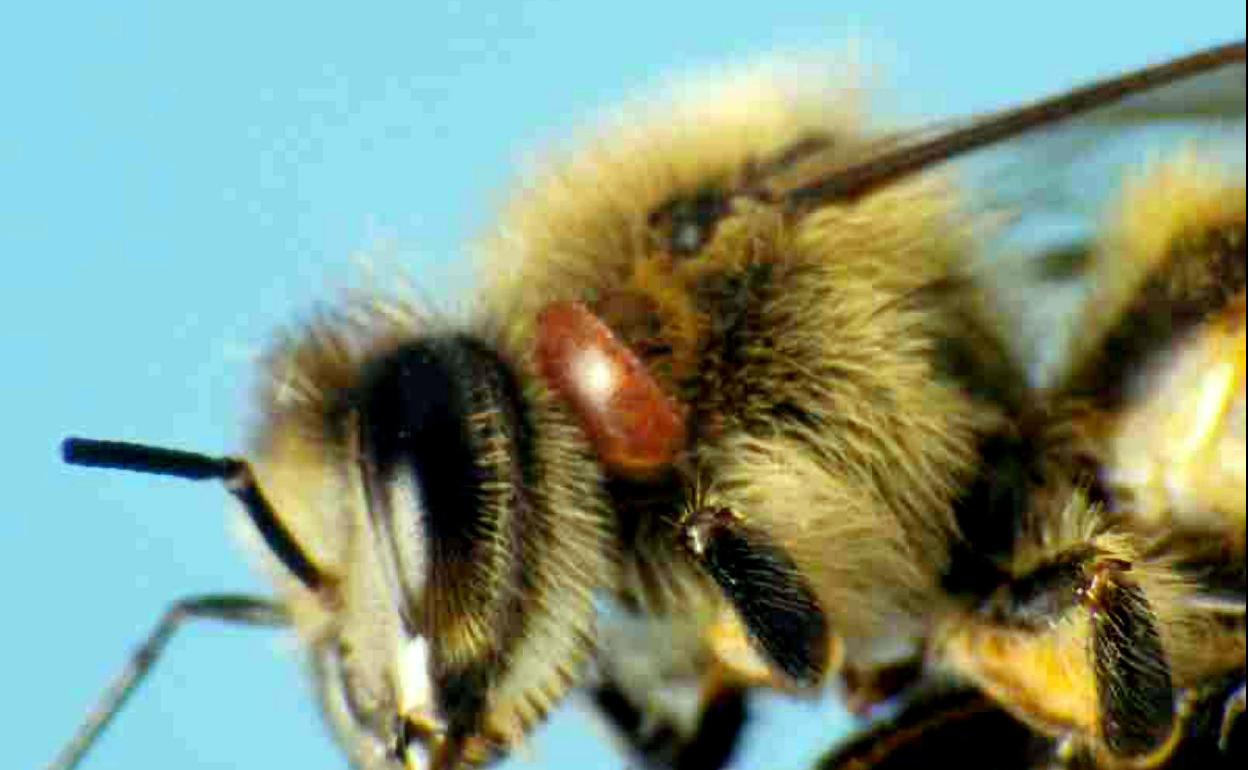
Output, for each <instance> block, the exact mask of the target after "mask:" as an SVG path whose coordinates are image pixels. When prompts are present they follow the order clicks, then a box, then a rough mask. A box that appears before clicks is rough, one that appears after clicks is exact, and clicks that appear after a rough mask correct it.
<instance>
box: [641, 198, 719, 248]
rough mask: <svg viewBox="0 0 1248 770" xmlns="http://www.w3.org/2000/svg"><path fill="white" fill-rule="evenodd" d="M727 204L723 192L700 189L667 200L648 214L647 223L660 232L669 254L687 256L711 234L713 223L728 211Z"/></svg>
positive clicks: (707, 241) (713, 230)
mask: <svg viewBox="0 0 1248 770" xmlns="http://www.w3.org/2000/svg"><path fill="white" fill-rule="evenodd" d="M728 208H729V207H728V198H727V197H726V196H725V195H724V193H722V192H720V191H719V190H703V191H701V192H699V193H696V194H694V195H692V196H690V197H683V198H675V199H673V200H671V201H668V202H667V203H665V204H664V205H663V206H661V207H660V208H659V209H657V210H656V211H655V212H654V213H653V214H651V215H650V225H651V226H652V227H654V228H655V229H656V230H657V231H658V232H659V233H661V234H662V237H663V239H664V241H665V245H666V247H667V249H668V251H669V252H670V253H671V254H673V255H675V256H680V257H691V256H694V255H695V254H697V253H698V252H699V251H701V250H702V248H703V247H704V246H706V244H707V243H709V242H710V240H711V238H713V237H714V236H715V227H716V226H717V225H718V224H719V222H720V220H722V219H723V218H724V217H725V216H727V215H728Z"/></svg>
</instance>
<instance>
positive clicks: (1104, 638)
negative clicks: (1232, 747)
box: [1078, 559, 1179, 758]
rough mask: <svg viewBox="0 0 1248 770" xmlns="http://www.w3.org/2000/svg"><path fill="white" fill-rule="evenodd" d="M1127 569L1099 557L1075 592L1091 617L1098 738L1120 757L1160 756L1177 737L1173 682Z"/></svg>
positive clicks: (1151, 618) (1142, 597) (1153, 622)
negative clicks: (1098, 721) (1159, 753)
mask: <svg viewBox="0 0 1248 770" xmlns="http://www.w3.org/2000/svg"><path fill="white" fill-rule="evenodd" d="M1129 570H1130V565H1129V564H1128V563H1127V562H1124V561H1121V560H1118V559H1101V560H1098V561H1096V562H1095V563H1094V565H1093V566H1092V567H1091V569H1090V570H1089V571H1088V573H1087V574H1088V579H1087V582H1086V583H1085V584H1084V585H1083V586H1082V587H1080V589H1079V590H1078V596H1079V599H1080V601H1081V602H1082V604H1083V606H1084V607H1085V608H1086V609H1087V610H1088V612H1089V613H1090V614H1091V620H1092V638H1091V654H1092V661H1093V672H1094V676H1095V678H1096V693H1097V699H1098V701H1099V702H1098V711H1099V714H1100V737H1101V740H1102V741H1103V742H1104V745H1105V747H1106V748H1107V749H1108V750H1109V752H1110V753H1111V754H1113V755H1115V756H1119V757H1124V758H1125V757H1145V756H1148V755H1151V754H1154V753H1156V752H1163V754H1162V755H1163V756H1164V753H1165V749H1166V747H1167V745H1168V744H1169V743H1170V742H1171V740H1172V739H1173V738H1174V737H1175V736H1176V735H1177V733H1178V731H1177V730H1176V720H1177V718H1178V716H1179V715H1178V714H1177V713H1176V708H1175V690H1174V683H1173V680H1172V679H1171V676H1170V665H1169V662H1168V659H1167V657H1166V651H1165V648H1164V647H1162V644H1161V635H1160V633H1159V632H1158V630H1157V618H1156V616H1155V615H1154V614H1153V610H1152V607H1151V606H1150V605H1149V602H1148V599H1147V598H1146V597H1145V595H1144V591H1143V589H1141V588H1140V586H1139V584H1138V583H1136V582H1135V581H1134V580H1133V579H1132V578H1131V577H1130V576H1129V574H1128V573H1129Z"/></svg>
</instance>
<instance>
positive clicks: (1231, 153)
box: [956, 61, 1245, 388]
mask: <svg viewBox="0 0 1248 770" xmlns="http://www.w3.org/2000/svg"><path fill="white" fill-rule="evenodd" d="M1244 92H1245V66H1244V62H1243V61H1235V62H1231V63H1228V64H1226V65H1224V66H1222V67H1220V68H1218V69H1214V70H1211V71H1206V72H1202V73H1199V74H1197V75H1194V76H1192V77H1188V78H1184V79H1181V80H1177V81H1174V82H1171V83H1168V84H1165V85H1162V86H1158V87H1154V88H1150V89H1149V90H1146V91H1143V92H1140V93H1136V94H1133V95H1131V96H1129V97H1127V98H1125V99H1123V100H1122V101H1119V102H1116V103H1113V104H1109V105H1106V106H1104V107H1102V108H1099V109H1095V110H1091V111H1089V112H1087V113H1084V114H1082V115H1079V116H1077V117H1073V118H1068V119H1065V120H1062V121H1060V122H1056V123H1053V124H1051V125H1048V126H1045V127H1043V128H1040V129H1037V130H1034V131H1031V132H1029V133H1027V134H1025V135H1022V136H1019V137H1017V138H1014V139H1011V140H1009V141H1008V142H1003V143H1001V144H999V145H994V146H992V147H989V148H986V149H984V150H982V151H980V152H977V153H974V154H972V155H970V156H968V157H966V158H964V159H962V160H961V161H960V162H959V163H958V165H957V169H956V173H957V175H958V177H959V179H960V181H962V182H963V186H964V187H965V189H968V190H969V191H970V194H969V200H968V201H967V206H968V212H967V214H968V216H969V217H972V218H973V223H972V224H973V226H974V227H976V231H977V233H978V234H979V235H980V236H981V246H982V248H983V255H982V262H981V267H982V270H981V275H980V276H979V277H980V278H981V280H983V282H985V283H986V284H987V285H988V286H989V290H990V291H989V294H990V295H991V296H993V297H994V298H995V300H996V302H995V304H996V308H997V310H998V317H999V319H1000V323H1001V325H1002V329H1001V336H1002V338H1003V339H1005V340H1009V341H1010V344H1011V347H1012V349H1013V353H1014V355H1015V356H1016V358H1017V359H1018V360H1019V361H1020V362H1022V366H1023V368H1024V369H1025V370H1026V371H1027V374H1028V378H1029V380H1030V381H1031V383H1032V384H1033V385H1035V386H1037V387H1041V388H1047V387H1056V386H1059V385H1060V383H1061V382H1062V381H1063V380H1065V379H1067V378H1068V377H1069V376H1070V371H1071V369H1072V367H1073V366H1074V365H1075V364H1074V361H1073V359H1074V358H1075V357H1076V356H1077V355H1079V354H1078V353H1077V352H1076V350H1075V348H1076V347H1077V346H1075V345H1073V344H1072V341H1073V340H1074V339H1075V338H1082V339H1083V340H1084V343H1083V344H1084V346H1085V347H1086V346H1087V340H1089V339H1090V338H1092V337H1100V336H1102V335H1104V334H1105V333H1106V330H1105V329H1092V328H1089V324H1088V321H1089V319H1088V318H1087V316H1086V314H1085V313H1083V312H1082V308H1083V306H1084V304H1085V303H1086V302H1088V301H1089V297H1090V290H1091V287H1090V286H1089V283H1088V278H1089V275H1088V274H1089V268H1090V265H1089V263H1090V261H1092V260H1093V259H1095V257H1096V254H1095V253H1096V251H1097V250H1098V249H1099V248H1101V246H1102V239H1103V238H1104V237H1105V235H1106V229H1107V227H1112V223H1111V221H1110V220H1111V219H1112V218H1113V216H1114V215H1115V212H1114V211H1113V203H1114V201H1116V200H1117V199H1118V197H1119V196H1120V195H1121V190H1122V188H1123V185H1124V183H1129V182H1130V181H1131V180H1132V179H1133V178H1134V177H1136V176H1138V175H1140V174H1141V173H1142V172H1144V171H1146V170H1147V169H1148V168H1149V167H1150V166H1151V165H1153V164H1155V163H1157V162H1159V161H1161V160H1163V159H1165V158H1167V157H1175V156H1177V155H1179V154H1180V153H1182V152H1189V153H1195V154H1197V155H1199V156H1200V157H1202V158H1211V159H1214V158H1216V161H1217V162H1218V163H1219V164H1223V165H1224V167H1225V168H1226V169H1228V170H1230V172H1231V173H1233V174H1236V175H1239V176H1242V174H1243V168H1244V164H1245V152H1244V129H1245V97H1244Z"/></svg>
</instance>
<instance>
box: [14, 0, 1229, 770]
mask: <svg viewBox="0 0 1248 770" xmlns="http://www.w3.org/2000/svg"><path fill="white" fill-rule="evenodd" d="M82 5H83V6H84V7H52V6H50V5H48V4H44V5H42V6H36V4H25V5H23V6H21V7H20V8H11V9H10V10H9V11H8V12H7V13H6V22H5V24H4V29H3V30H0V85H3V88H2V90H0V93H3V94H4V95H5V100H6V103H7V104H8V105H9V106H8V107H7V108H6V109H5V111H4V117H3V118H0V180H2V181H0V255H3V256H0V259H3V260H4V264H7V265H9V270H10V271H11V272H10V273H9V277H8V279H6V281H4V283H3V285H0V354H2V355H3V359H2V360H6V361H9V364H8V365H7V374H6V375H5V376H3V377H2V378H0V404H3V405H4V424H5V434H6V438H5V441H4V442H3V447H4V450H3V451H4V453H5V454H4V458H3V459H4V463H3V466H2V467H3V469H4V470H3V472H2V473H0V475H2V476H3V478H4V479H5V480H6V483H7V486H8V494H7V498H6V503H5V505H4V508H5V510H4V511H3V515H0V545H2V547H3V549H4V558H3V559H0V586H3V589H0V590H2V591H3V597H4V601H5V604H6V605H7V606H6V614H7V622H6V632H5V633H4V634H2V635H0V660H2V661H4V667H5V672H4V679H5V685H6V692H7V693H8V694H9V696H8V699H7V703H6V705H5V707H4V711H5V713H6V715H7V716H6V719H5V720H4V721H5V724H6V735H5V738H4V740H3V741H0V765H3V766H5V767H12V768H22V769H23V770H25V769H26V768H38V767H41V766H42V764H43V763H44V762H46V761H47V760H48V759H50V757H51V755H52V753H53V751H54V749H55V748H56V747H57V745H58V744H59V743H60V742H61V741H62V740H63V739H64V738H66V737H67V736H68V735H69V733H70V731H71V729H72V728H73V727H74V725H75V724H76V722H77V720H78V719H79V717H80V716H81V715H82V713H83V711H84V710H85V708H86V707H87V705H88V704H89V703H90V702H91V701H92V699H93V698H94V697H95V696H96V695H97V694H98V692H99V690H100V688H101V687H102V686H103V684H104V683H105V681H106V680H107V679H108V677H110V676H111V675H112V674H113V673H114V672H115V671H116V670H117V669H118V667H119V666H120V664H121V663H122V662H123V660H124V659H125V657H126V655H127V654H128V652H129V650H130V648H131V646H132V645H133V643H134V642H135V641H136V640H137V639H138V637H139V636H140V635H141V634H143V633H144V632H146V630H147V629H148V628H149V626H150V625H151V624H152V623H153V622H154V621H155V619H156V618H157V616H158V615H159V613H160V612H161V610H162V608H163V607H164V606H165V605H166V604H167V603H168V602H169V601H170V600H172V599H173V598H175V597H177V596H181V595H186V594H192V593H199V592H210V591H218V590H231V591H262V590H263V586H262V584H261V583H260V582H259V581H258V580H257V579H256V578H255V577H254V576H253V575H252V574H251V572H250V571H249V569H248V564H247V562H246V559H245V558H244V557H243V555H242V554H240V553H239V550H238V549H237V548H236V547H235V544H234V543H233V542H232V539H231V537H230V536H229V535H228V533H227V531H226V528H225V525H224V522H225V516H224V511H225V510H226V500H225V495H224V494H223V493H222V492H220V491H219V490H218V489H216V488H213V487H210V486H205V487H198V486H194V485H189V484H182V483H177V482H171V481H160V480H149V479H144V478H138V477H133V476H127V475H116V474H107V473H98V472H97V473H91V472H86V471H82V470H73V469H67V468H64V467H62V466H61V465H60V464H59V463H58V460H57V455H56V448H57V444H58V442H59V440H60V438H61V437H62V436H64V435H65V434H68V433H81V434H85V435H97V436H104V437H117V438H127V439H133V440H143V441H151V442H157V443H165V444H172V445H178V446H185V447H191V448H197V449H201V450H205V451H214V452H215V451H220V452H225V451H230V450H232V449H235V448H237V447H239V446H240V445H241V443H242V440H243V437H244V433H245V429H246V426H247V424H248V419H249V417H250V412H249V409H250V407H249V405H248V395H249V387H250V384H251V383H252V382H253V379H252V362H253V358H254V355H255V354H256V353H257V352H258V351H259V350H261V349H262V348H263V346H264V345H265V343H266V340H268V339H269V338H270V336H271V334H272V332H273V330H274V329H275V328H277V327H278V326H279V325H280V324H282V323H284V322H288V321H290V320H292V319H294V318H297V317H298V316H299V314H300V313H302V312H305V311H306V310H307V309H308V308H310V307H311V306H312V305H313V303H315V302H316V301H317V300H318V299H323V298H327V297H329V296H331V295H332V293H333V291H334V290H335V287H337V286H339V285H341V284H342V283H343V282H344V281H347V280H349V279H350V277H351V276H352V275H353V274H354V272H353V269H352V266H351V255H352V254H353V253H356V252H359V251H361V250H367V251H369V252H372V253H375V254H376V253H381V254H382V255H385V256H386V258H388V259H392V260H393V261H397V262H400V263H401V264H402V265H403V266H404V268H405V269H406V270H408V272H409V273H410V274H411V275H413V276H414V277H415V278H416V280H417V282H418V284H419V285H420V287H421V289H422V291H423V292H424V293H425V294H427V295H428V296H431V297H434V298H436V299H438V300H439V301H440V302H444V303H446V304H447V306H450V305H453V304H454V303H455V302H456V299H457V298H462V297H464V296H466V295H467V294H466V290H465V289H464V285H465V280H464V275H465V273H466V270H465V268H464V263H463V261H462V258H461V256H460V255H461V253H462V245H463V244H464V242H465V241H466V240H467V239H468V238H470V237H471V235H472V234H473V233H474V232H476V231H477V230H479V229H480V228H481V227H483V226H484V225H485V223H487V222H488V219H489V215H490V212H491V210H492V208H493V206H494V205H495V204H496V203H497V201H498V200H499V197H500V195H501V192H502V190H503V189H504V187H505V185H506V183H507V181H508V179H509V178H510V174H511V169H512V168H513V166H514V163H515V161H516V160H517V159H518V158H520V157H522V156H523V154H524V152H525V151H526V150H527V149H529V148H531V147H533V146H534V145H536V144H538V143H541V142H543V141H547V140H549V139H550V138H551V137H554V136H559V135H561V134H565V133H566V132H567V131H568V130H569V129H571V128H573V127H575V126H576V125H577V124H578V122H580V120H581V119H583V118H585V117H586V116H589V115H592V114H593V113H594V111H595V110H597V109H599V108H602V107H604V106H609V105H610V104H612V103H613V102H615V101H617V100H618V99H620V98H621V97H624V96H632V95H635V94H637V93H638V92H642V91H644V88H645V86H646V84H647V83H654V82H655V81H657V80H659V79H660V78H662V77H663V76H665V75H669V74H671V73H673V72H681V71H688V70H695V69H698V68H707V67H713V66H715V65H717V64H723V63H726V62H727V63H731V62H734V61H737V60H739V59H741V58H743V57H752V56H756V55H759V54H765V53H768V52H771V51H775V50H777V49H779V50H798V51H808V50H835V49H836V48H837V47H838V45H839V44H840V43H842V42H843V41H845V40H846V39H847V38H849V37H859V38H865V39H866V40H868V41H878V43H879V46H878V48H877V49H876V50H879V51H882V52H884V53H883V56H882V57H880V58H882V59H883V60H884V61H886V62H888V63H889V64H890V68H889V71H890V76H889V81H891V83H892V84H893V85H894V86H895V87H896V89H897V91H898V94H899V95H900V96H899V98H900V101H901V103H903V104H904V106H905V107H906V108H907V109H908V110H913V111H915V112H922V113H926V114H931V115H934V116H939V115H949V114H955V113H960V112H965V111H970V110H978V109H984V108H988V107H992V106H1001V105H1004V104H1007V103H1010V102H1013V101H1016V100H1019V99H1022V98H1031V97H1036V96H1039V95H1042V94H1045V93H1048V92H1052V91H1055V90H1060V89H1062V88H1065V87H1068V86H1070V85H1073V84H1075V83H1078V82H1081V81H1084V80H1086V79H1088V78H1091V77H1095V76H1098V75H1104V74H1107V73H1110V72H1114V71H1118V70H1122V69H1125V68H1130V67H1134V66H1138V65H1141V64H1144V63H1147V62H1151V61H1155V60H1157V59H1160V58H1164V57H1168V56H1172V55H1176V54H1179V53H1182V52H1185V51H1189V50H1191V49H1193V48H1195V47H1199V46H1204V45H1208V44H1211V43H1215V42H1220V41H1224V40H1229V39H1233V38H1238V37H1242V36H1243V35H1244V27H1245V21H1244V10H1243V9H1242V7H1239V6H1237V5H1236V4H1235V3H1229V2H1225V0H1221V1H1220V2H1214V1H1213V0H1186V1H1185V2H1182V3H1159V4H1140V3H1126V2H1087V0H1083V1H1082V2H1071V1H1069V0H1050V2H1046V3H1017V4H1016V3H999V4H993V5H992V7H990V8H987V9H985V8H981V7H980V6H984V5H987V4H984V3H979V2H974V3H972V2H954V1H953V0H946V2H940V3H919V2H915V3H903V2H891V3H890V2H879V1H878V0H877V1H876V2H869V1H868V0H852V1H848V0H847V1H843V2H829V1H828V0H823V1H822V2H814V1H810V2H792V3H783V2H773V3H749V4H725V3H696V4H695V3H687V4H680V3H675V2H671V0H667V1H666V2H653V1H652V0H638V1H636V2H632V3H605V4H591V3H572V2H565V3H557V2H552V1H551V0H529V1H528V2H521V3H512V4H506V3H498V4H486V3H477V4H473V3H469V2H460V3H451V4H446V5H441V6H439V5H438V4H436V3H432V2H430V3H409V4H399V3H395V4H376V5H372V6H370V7H368V8H366V9H359V10H350V11H347V10H341V9H338V8H335V9H333V10H315V9H313V8H311V7H310V6H312V5H316V4H309V3H287V2H274V3H267V4H263V5H261V4H254V3H240V2H233V1H232V0H223V1H222V2H218V3H213V4H195V5H188V4H173V3H143V2H133V1H130V0H121V1H119V2H116V3H110V4H92V6H91V7H85V6H86V5H87V4H82ZM326 5H327V6H328V4H326ZM1154 9H1155V10H1154ZM296 660H297V659H296V656H295V655H294V654H292V648H291V645H290V644H289V642H288V641H287V640H284V639H283V638H281V637H280V636H279V635H274V634H270V633H266V632H259V631H249V630H231V629H220V628H216V627H202V628H197V629H196V630H195V631H193V632H189V633H187V634H186V635H185V636H182V637H179V638H178V639H177V640H176V641H175V643H174V644H173V645H172V647H171V650H170V654H169V656H168V658H167V660H165V661H164V663H163V664H162V665H161V667H160V669H159V671H158V673H157V674H156V676H155V677H154V678H153V680H152V681H151V682H150V683H149V684H148V686H146V687H145V688H144V689H143V690H142V691H141V692H140V693H139V695H138V696H137V697H136V698H135V700H134V701H133V703H132V705H131V706H130V707H129V708H128V709H127V710H126V711H125V713H124V714H123V715H122V716H121V718H120V719H119V721H118V723H117V725H116V727H115V729H114V730H113V731H112V732H111V733H110V734H109V735H107V737H106V738H105V739H104V740H103V742H102V743H101V744H100V745H99V747H98V750H97V752H96V753H95V755H94V756H93V757H92V758H91V759H90V761H88V762H87V763H86V765H85V767H86V768H89V769H91V770H104V769H105V768H130V769H131V770H141V769H143V768H161V767H178V768H184V769H185V770H199V769H201V768H239V769H240V770H250V769H252V768H255V769H257V770H259V769H261V768H263V769H265V770H267V769H269V768H284V767H299V768H303V769H304V770H322V769H324V770H328V769H330V768H342V767H343V765H344V762H343V760H342V758H341V757H340V755H339V754H338V753H337V751H336V750H335V748H334V747H333V746H332V745H331V743H330V741H329V740H328V738H327V737H326V734H325V732H324V730H323V729H322V727H321V725H320V723H319V720H318V717H317V715H316V713H315V709H314V707H313V705H312V701H311V698H310V697H309V688H308V686H307V684H306V682H305V681H304V679H303V676H302V672H301V670H300V668H299V666H298V664H297V662H296ZM838 719H839V712H838V711H837V710H836V708H835V706H834V705H833V704H823V705H821V706H811V705H806V704H802V705H788V706H780V705H775V704H771V705H769V706H768V707H767V708H766V709H765V710H764V713H763V716H762V719H761V720H760V723H761V724H760V726H759V728H758V730H757V732H756V733H754V734H752V736H751V738H752V745H751V748H750V750H749V751H748V752H747V753H746V755H745V756H743V757H742V761H741V763H740V764H739V767H740V768H741V769H742V770H749V769H761V768H767V769H768V770H798V769H799V768H801V767H802V764H803V762H804V761H806V760H807V759H808V758H809V757H811V756H813V755H814V753H815V752H816V751H817V748H818V746H819V745H821V742H824V741H827V740H829V739H830V738H831V737H832V736H833V735H834V734H835V733H836V731H837V730H838V729H839V727H838V723H837V720H838ZM602 746H603V744H602V741H601V740H600V739H599V737H598V736H596V735H594V734H593V732H592V731H591V730H590V729H589V728H588V727H587V726H586V723H585V721H584V719H583V717H581V716H580V715H579V714H577V713H576V712H574V711H568V710H565V711H563V712H561V713H560V714H559V715H557V716H556V718H555V719H554V720H553V722H552V723H551V724H550V725H549V726H548V728H547V729H545V730H544V731H543V732H542V734H541V736H540V738H539V740H538V741H537V742H536V743H535V744H534V746H533V747H532V750H531V751H530V752H529V753H528V756H527V757H526V758H524V759H523V761H518V762H516V763H515V764H514V765H513V767H515V768H521V767H523V768H534V769H536V768H547V769H549V768H566V767H576V766H580V767H589V768H597V767H604V768H618V767H621V766H622V762H620V761H619V760H618V759H616V758H614V756H613V755H612V754H611V753H610V752H607V751H604V749H603V748H602Z"/></svg>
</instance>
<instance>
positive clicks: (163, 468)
mask: <svg viewBox="0 0 1248 770" xmlns="http://www.w3.org/2000/svg"><path fill="white" fill-rule="evenodd" d="M61 457H62V458H63V459H64V460H65V462H67V463H69V464H70V465H81V466H85V467H88V468H112V469H115V470H123V471H136V472H138V473H151V474H155V475H158V476H174V477H176V478H180V479H187V480H190V481H205V480H209V479H218V480H220V481H221V482H222V483H224V484H225V488H226V489H228V490H229V492H230V494H232V495H234V497H235V498H237V499H238V501H239V502H241V503H242V504H243V508H244V509H245V510H246V511H247V515H248V516H250V517H251V520H252V522H253V523H255V525H256V528H257V529H258V530H259V531H260V535H261V536H262V537H263V538H264V541H265V543H266V544H267V545H268V546H269V549H270V550H271V551H273V554H274V555H275V556H277V558H278V559H279V560H280V561H281V562H282V564H284V565H286V568H287V569H289V570H290V571H291V573H292V574H293V575H294V576H295V577H296V578H298V579H299V582H301V583H303V584H304V585H305V586H307V587H308V588H309V589H311V590H313V591H319V590H320V589H321V588H323V587H324V586H325V584H326V582H327V581H326V578H325V573H324V572H323V571H322V570H321V569H320V568H319V567H317V566H316V564H315V563H313V561H312V560H311V559H310V558H309V557H308V555H307V554H306V553H304V551H303V549H302V548H300V547H299V544H298V542H297V541H296V540H295V537H294V535H292V534H291V533H290V530H288V529H287V528H286V527H285V525H283V524H282V522H281V521H280V520H279V519H278V518H277V513H276V512H275V511H274V510H273V506H272V505H270V504H269V501H268V499H267V498H266V497H265V496H264V493H263V492H261V491H260V486H259V485H258V484H257V483H256V477H255V475H254V474H253V473H252V471H251V466H250V465H248V464H247V462H246V461H245V460H240V459H238V458H235V457H213V456H211V455H205V454H200V453H198V452H185V451H183V450H180V449H168V448H166V447H158V446H150V445H147V444H132V443H129V442H126V441H100V440H98V439H89V438H78V437H70V438H67V439H65V440H64V441H63V442H62V443H61Z"/></svg>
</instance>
